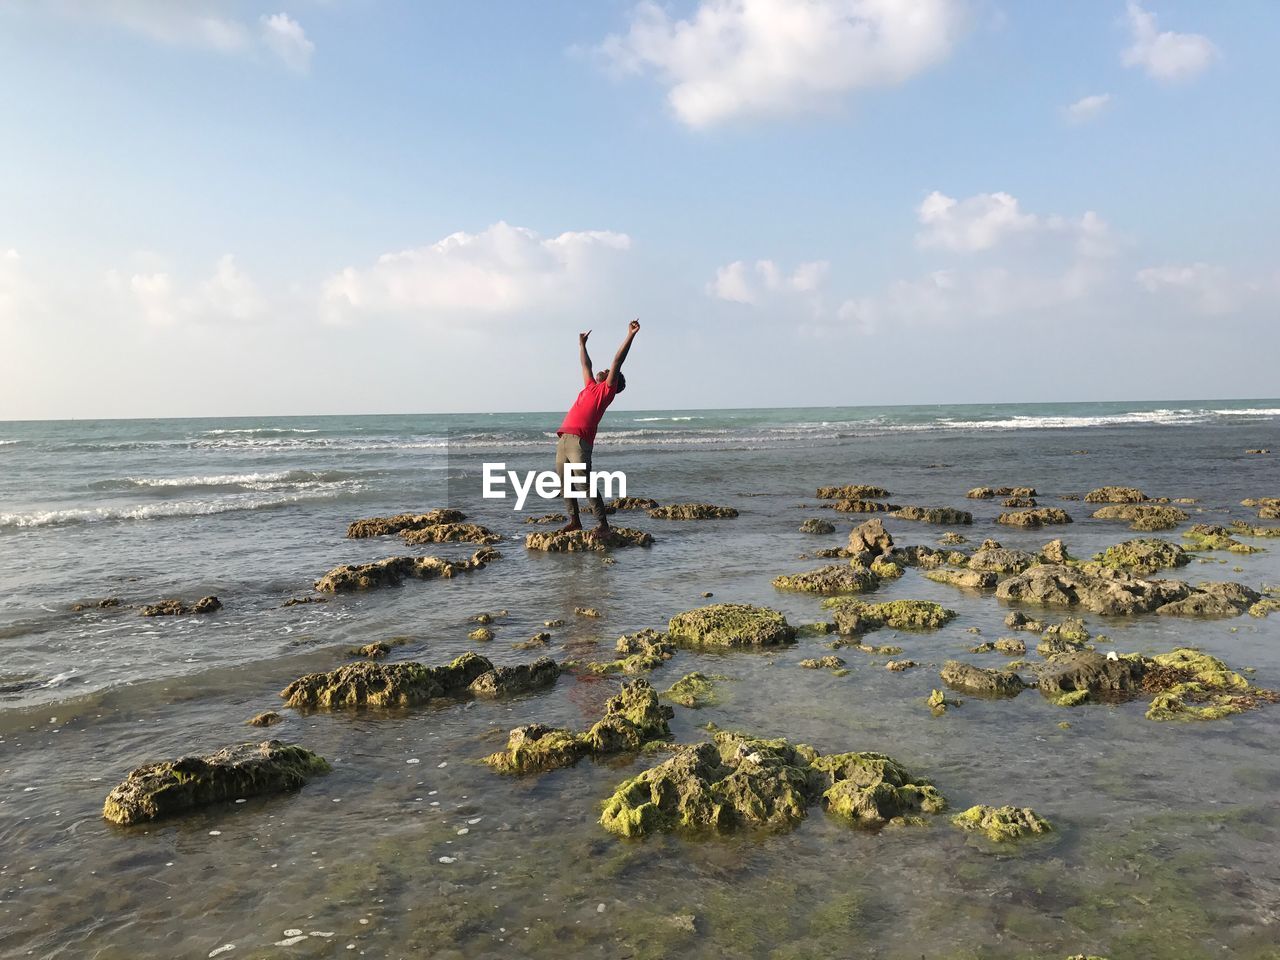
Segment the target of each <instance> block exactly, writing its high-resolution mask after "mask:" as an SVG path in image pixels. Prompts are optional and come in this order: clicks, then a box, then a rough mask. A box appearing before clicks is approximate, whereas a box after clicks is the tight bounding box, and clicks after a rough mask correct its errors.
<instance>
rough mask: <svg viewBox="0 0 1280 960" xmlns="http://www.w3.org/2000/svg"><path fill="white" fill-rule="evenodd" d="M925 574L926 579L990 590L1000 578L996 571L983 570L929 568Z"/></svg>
mask: <svg viewBox="0 0 1280 960" xmlns="http://www.w3.org/2000/svg"><path fill="white" fill-rule="evenodd" d="M924 576H925V579H926V580H932V581H934V582H935V583H947V584H950V585H951V586H953V587H965V588H967V589H970V590H990V589H991V588H992V587H994V586H995V585H996V581H997V579H998V578H997V577H996V575H995V574H994V573H990V572H988V571H983V570H928V571H926V572H925V574H924Z"/></svg>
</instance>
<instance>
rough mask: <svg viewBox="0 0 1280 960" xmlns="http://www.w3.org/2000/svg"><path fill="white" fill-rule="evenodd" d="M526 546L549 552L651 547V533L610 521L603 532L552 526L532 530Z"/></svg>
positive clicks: (583, 551)
mask: <svg viewBox="0 0 1280 960" xmlns="http://www.w3.org/2000/svg"><path fill="white" fill-rule="evenodd" d="M524 545H525V549H527V550H543V551H546V552H548V553H587V552H592V551H595V552H597V553H599V552H603V551H605V550H616V549H618V548H620V547H651V546H653V537H652V535H650V534H648V533H645V532H644V531H643V530H633V529H631V528H630V527H619V526H616V525H614V524H610V525H609V529H608V531H607V532H606V533H604V534H597V533H594V532H593V531H590V530H569V531H565V530H552V531H547V532H541V531H540V532H538V533H531V534H529V535H528V536H526V537H525V538H524Z"/></svg>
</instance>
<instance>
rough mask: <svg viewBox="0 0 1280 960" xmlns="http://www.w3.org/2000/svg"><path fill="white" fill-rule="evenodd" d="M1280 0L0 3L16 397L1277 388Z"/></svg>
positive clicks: (220, 407)
mask: <svg viewBox="0 0 1280 960" xmlns="http://www.w3.org/2000/svg"><path fill="white" fill-rule="evenodd" d="M1277 37H1280V3H1275V2H1272V0H1235V2H1232V3H1223V4H1208V3H1203V2H1194V0H1142V2H1140V3H1139V2H1132V0H1131V2H1126V0H1077V2H1065V0H1063V2H1049V0H1045V2H1036V3H1025V2H1015V0H685V2H672V3H669V4H657V3H653V2H635V0H594V2H590V3H582V2H578V0H540V2H538V3H523V2H516V0H508V2H492V3H445V2H427V0H423V2H411V0H399V2H389V0H385V2H380V0H269V2H257V0H224V2H219V0H5V2H0V85H2V87H3V89H4V90H5V96H4V97H0V137H2V138H3V139H2V140H0V419H45V418H97V417H165V416H174V417H177V416H258V415H289V414H298V415H307V414H326V413H431V412H462V411H490V410H555V409H559V408H563V407H567V406H568V404H569V403H570V402H571V401H572V399H573V395H574V393H575V392H576V390H577V389H578V387H579V384H580V380H579V374H578V364H577V355H576V354H577V334H578V333H579V332H580V331H585V330H588V329H590V330H591V331H592V335H591V339H590V341H589V345H590V347H591V350H592V356H593V359H594V360H595V362H596V366H597V367H603V366H605V365H607V364H608V363H609V361H610V359H611V357H612V354H613V351H614V350H615V349H616V348H617V346H618V343H619V341H620V340H621V338H622V336H623V333H624V332H625V327H626V323H627V322H628V321H629V320H631V319H632V318H634V317H638V318H639V319H640V321H641V325H642V326H641V331H640V334H639V336H638V337H637V339H636V343H635V346H634V348H633V350H632V353H631V356H630V358H629V359H628V361H627V367H626V369H627V373H628V384H629V386H628V391H627V395H626V396H625V397H624V398H622V399H621V400H620V401H619V404H620V405H625V406H627V407H630V408H632V409H662V408H688V407H734V406H738V407H741V406H824V405H859V404H877V405H879V404H897V403H959V402H981V403H989V402H1030V401H1062V400H1124V399H1177V398H1233V397H1241V398H1247V397H1268V396H1274V395H1275V394H1276V393H1277V384H1278V383H1280V377H1278V375H1277V366H1276V357H1277V355H1278V354H1277V350H1276V347H1275V339H1276V338H1275V334H1276V330H1277V320H1278V318H1280V309H1278V308H1280V243H1278V242H1277V240H1278V239H1280V237H1278V233H1277V224H1278V223H1280V192H1278V191H1277V190H1276V188H1275V178H1276V171H1277V170H1280V150H1278V149H1277V148H1278V147H1280V110H1277V109H1276V107H1275V102H1274V101H1275V95H1276V91H1277V90H1280V58H1277V56H1276V54H1275V43H1276V38H1277Z"/></svg>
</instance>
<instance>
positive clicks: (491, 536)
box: [400, 523, 502, 546]
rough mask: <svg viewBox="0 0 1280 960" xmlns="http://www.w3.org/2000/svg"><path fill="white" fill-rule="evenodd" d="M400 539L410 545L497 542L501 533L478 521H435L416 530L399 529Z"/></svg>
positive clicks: (500, 538)
mask: <svg viewBox="0 0 1280 960" xmlns="http://www.w3.org/2000/svg"><path fill="white" fill-rule="evenodd" d="M400 539H401V540H403V541H404V542H405V543H407V544H409V545H410V546H419V545H422V544H427V543H480V544H489V543H498V542H499V541H501V540H502V534H500V533H494V532H493V531H492V530H490V529H489V528H488V527H484V526H481V525H480V524H478V523H436V524H431V525H429V526H425V527H418V528H417V529H416V530H402V531H400Z"/></svg>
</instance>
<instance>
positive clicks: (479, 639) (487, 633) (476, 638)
mask: <svg viewBox="0 0 1280 960" xmlns="http://www.w3.org/2000/svg"><path fill="white" fill-rule="evenodd" d="M493 636H494V634H493V631H492V630H490V629H489V628H488V627H476V628H475V629H474V630H472V631H471V632H470V633H468V634H467V639H468V640H471V641H473V642H475V643H488V642H489V641H490V640H492V639H493Z"/></svg>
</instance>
